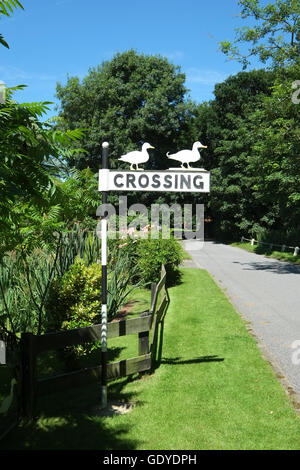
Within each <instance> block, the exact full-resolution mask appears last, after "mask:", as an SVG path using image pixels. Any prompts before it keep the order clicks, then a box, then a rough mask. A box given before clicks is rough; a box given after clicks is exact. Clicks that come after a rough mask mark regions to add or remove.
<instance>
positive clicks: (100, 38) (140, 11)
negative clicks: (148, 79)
mask: <svg viewBox="0 0 300 470" xmlns="http://www.w3.org/2000/svg"><path fill="white" fill-rule="evenodd" d="M21 3H22V4H23V6H24V11H22V10H17V11H15V13H14V14H13V16H12V17H11V18H4V19H1V21H0V32H1V33H2V34H3V36H4V38H5V40H6V41H7V42H8V43H9V45H10V49H9V50H7V49H6V48H4V47H1V48H0V80H3V81H4V82H5V83H6V84H7V86H14V85H17V84H26V85H28V87H27V88H26V89H25V91H22V92H18V94H17V95H16V98H17V99H18V100H19V101H21V102H29V101H54V102H56V103H57V100H56V98H55V88H56V83H57V82H58V81H59V82H61V83H63V84H64V83H66V79H67V75H69V76H73V75H77V76H79V77H80V78H83V77H84V76H85V75H86V74H87V73H88V69H89V67H93V66H96V65H98V64H101V63H102V62H103V61H104V60H110V59H111V58H112V57H113V55H114V54H115V53H116V52H122V51H125V50H128V49H131V48H133V49H135V50H136V51H137V52H140V53H145V54H160V55H162V56H164V57H167V58H168V59H169V61H170V62H172V63H174V64H175V65H179V66H180V67H181V71H182V72H184V73H185V74H186V86H187V87H188V88H189V89H190V96H191V98H192V99H193V100H195V101H197V102H202V101H205V100H209V99H212V98H213V89H214V85H215V84H216V83H218V82H221V81H223V80H224V79H225V78H226V77H228V76H229V75H231V74H235V73H237V72H238V71H240V70H241V66H240V65H239V64H238V63H237V62H235V61H229V60H228V59H227V58H226V57H225V56H224V55H223V54H222V53H221V52H220V51H219V50H218V41H221V40H224V39H233V38H234V29H235V28H237V27H239V26H245V24H244V22H243V21H242V20H241V19H240V18H238V17H237V15H238V14H239V12H240V9H239V7H238V1H237V0H211V1H208V0H184V1H183V0H126V1H125V0H106V1H103V0H21ZM254 65H255V64H254ZM258 66H259V65H258ZM53 114H55V111H54V105H53V106H51V111H50V112H49V113H48V116H51V115H53Z"/></svg>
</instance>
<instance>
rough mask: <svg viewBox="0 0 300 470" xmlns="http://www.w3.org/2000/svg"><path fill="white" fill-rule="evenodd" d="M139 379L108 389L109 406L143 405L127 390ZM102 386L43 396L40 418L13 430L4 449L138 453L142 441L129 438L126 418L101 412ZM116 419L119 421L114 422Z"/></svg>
mask: <svg viewBox="0 0 300 470" xmlns="http://www.w3.org/2000/svg"><path fill="white" fill-rule="evenodd" d="M137 379H138V377H134V376H131V377H126V378H124V379H119V380H118V381H117V382H116V383H111V384H109V386H108V403H110V402H113V401H118V402H122V403H135V404H136V406H140V405H141V404H142V403H140V402H138V401H137V396H136V394H135V393H127V392H124V387H125V386H126V385H127V384H128V383H129V382H132V381H134V380H137ZM100 396H101V386H100V383H96V384H92V385H89V386H85V387H78V388H76V389H70V390H67V391H65V392H62V393H56V394H53V395H48V396H45V397H42V398H41V399H40V402H39V406H38V410H37V415H38V418H37V419H36V420H35V421H33V422H31V423H29V424H25V423H24V424H22V425H20V426H19V427H18V428H16V429H15V430H13V431H11V433H10V434H8V435H7V436H6V437H5V438H4V439H3V440H2V441H1V442H0V450H23V449H30V450H112V449H113V450H134V449H136V448H137V445H138V444H139V445H140V442H138V441H136V440H133V439H129V438H128V437H127V435H128V433H129V430H130V426H129V424H128V420H127V419H126V415H124V416H119V417H117V416H112V417H105V416H101V415H99V413H98V412H97V408H98V410H99V409H100ZM113 420H117V422H114V423H113Z"/></svg>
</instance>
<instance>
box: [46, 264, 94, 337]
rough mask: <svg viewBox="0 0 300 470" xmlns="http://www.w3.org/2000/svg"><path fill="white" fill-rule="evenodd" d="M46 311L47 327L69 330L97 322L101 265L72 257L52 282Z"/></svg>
mask: <svg viewBox="0 0 300 470" xmlns="http://www.w3.org/2000/svg"><path fill="white" fill-rule="evenodd" d="M47 310H48V315H49V327H48V329H52V330H53V329H54V330H57V329H58V330H59V329H71V328H78V327H84V326H88V325H92V324H95V323H100V322H101V267H100V266H99V264H96V263H92V264H90V265H89V266H86V265H85V263H84V261H83V260H82V259H81V258H76V260H75V263H74V264H72V265H71V266H70V268H69V269H68V271H66V272H65V274H64V275H63V276H62V277H58V278H56V279H55V280H54V282H53V283H52V286H51V289H50V293H49V298H48V304H47Z"/></svg>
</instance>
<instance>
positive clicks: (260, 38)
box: [220, 0, 300, 68]
mask: <svg viewBox="0 0 300 470" xmlns="http://www.w3.org/2000/svg"><path fill="white" fill-rule="evenodd" d="M238 4H239V6H240V8H241V13H240V17H241V18H242V19H247V18H250V19H251V20H253V19H254V21H255V22H254V25H253V26H245V27H242V28H237V30H236V38H235V41H234V42H231V41H229V40H225V41H222V42H220V48H221V50H222V52H223V53H224V54H226V55H227V56H228V57H229V58H230V59H236V60H238V61H239V62H240V63H242V65H243V68H246V67H247V65H249V64H250V60H249V58H251V57H252V56H258V57H259V59H260V60H261V61H262V62H263V63H266V62H267V61H268V60H269V59H270V60H271V61H272V64H273V65H275V66H280V67H282V66H284V65H288V64H291V63H296V62H297V61H299V56H300V3H299V0H274V1H273V2H272V3H267V4H264V5H263V2H262V1H260V0H239V2H238ZM239 44H242V45H244V44H246V45H249V49H248V53H246V54H243V53H242V52H241V51H240V48H239Z"/></svg>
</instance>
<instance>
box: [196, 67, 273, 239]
mask: <svg viewBox="0 0 300 470" xmlns="http://www.w3.org/2000/svg"><path fill="white" fill-rule="evenodd" d="M273 84H274V73H273V72H271V71H265V70H253V71H251V72H240V73H238V74H237V75H235V76H232V77H229V78H228V79H227V80H225V81H224V82H223V83H220V84H217V85H216V86H215V91H214V93H215V99H214V100H212V101H211V102H210V103H206V104H202V105H199V108H198V109H199V114H198V116H197V118H196V124H195V126H196V127H197V128H198V130H199V131H200V133H201V135H202V136H203V139H204V141H205V142H207V143H208V146H209V147H208V149H207V152H206V153H205V156H204V166H205V168H207V169H210V170H211V179H212V182H211V193H210V195H209V197H207V198H206V213H207V214H209V215H211V216H212V217H213V220H214V222H215V226H216V230H217V232H218V234H219V235H220V236H223V237H224V236H226V237H228V238H231V237H233V238H234V237H237V236H239V235H240V234H241V233H242V234H245V233H247V232H248V231H249V229H250V228H252V225H253V224H254V223H255V222H256V219H257V218H258V219H259V217H260V214H261V213H262V214H264V213H265V207H263V206H262V204H261V201H260V204H257V202H256V201H255V199H254V194H253V184H254V182H255V179H256V174H255V172H254V173H249V172H247V165H248V163H247V162H248V159H249V158H251V157H250V156H251V155H252V145H253V143H254V142H255V139H256V133H255V132H253V128H252V127H251V126H250V124H249V116H251V115H252V113H253V112H254V111H256V110H257V109H259V108H260V107H261V106H262V103H263V100H264V98H265V96H268V95H271V92H272V88H271V87H272V86H273Z"/></svg>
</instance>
